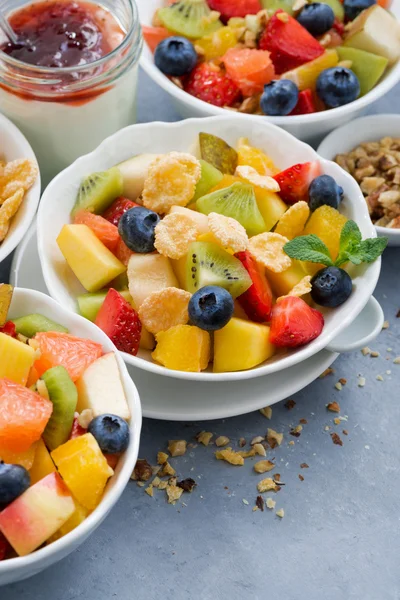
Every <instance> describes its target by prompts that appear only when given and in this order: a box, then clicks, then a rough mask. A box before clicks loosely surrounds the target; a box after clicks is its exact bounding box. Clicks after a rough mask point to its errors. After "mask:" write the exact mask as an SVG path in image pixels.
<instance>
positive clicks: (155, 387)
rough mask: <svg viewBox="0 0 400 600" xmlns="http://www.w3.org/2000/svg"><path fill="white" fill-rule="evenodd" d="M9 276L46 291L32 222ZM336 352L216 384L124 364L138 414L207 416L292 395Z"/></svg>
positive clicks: (228, 413) (225, 414)
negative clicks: (136, 392) (139, 405)
mask: <svg viewBox="0 0 400 600" xmlns="http://www.w3.org/2000/svg"><path fill="white" fill-rule="evenodd" d="M10 279H11V283H12V285H14V286H15V287H24V288H30V289H34V290H38V291H40V292H44V293H48V292H47V289H46V285H45V283H44V279H43V275H42V271H41V268H40V261H39V255H38V251H37V239H36V226H35V225H33V226H32V228H31V229H30V231H29V232H28V234H27V236H26V238H25V240H24V241H23V243H22V244H21V245H20V246H19V248H18V250H17V252H16V254H15V256H14V260H13V263H12V267H11V278H10ZM337 356H338V354H336V353H334V352H328V351H327V350H322V351H321V352H319V353H318V354H315V355H314V356H312V357H311V358H309V359H308V360H305V361H303V362H301V363H300V364H298V365H295V366H293V367H290V368H288V369H286V370H285V371H284V372H278V373H275V374H272V375H267V376H265V377H258V378H255V379H252V380H244V381H234V382H221V383H213V382H195V383H194V382H192V381H184V380H180V379H172V378H170V377H168V378H165V377H163V376H161V375H156V374H154V373H150V372H148V371H143V370H142V369H137V368H135V367H132V366H128V365H127V367H128V371H129V373H130V375H131V377H132V379H133V380H134V381H135V384H136V386H137V388H138V390H139V394H140V398H141V402H142V410H143V416H145V417H149V418H151V419H163V420H167V421H209V420H212V419H224V418H228V417H234V416H237V415H242V414H246V413H249V412H252V411H254V410H258V409H260V408H263V407H265V406H270V405H271V404H275V403H276V402H279V401H280V400H283V399H284V398H287V397H288V396H291V395H293V394H295V393H296V392H298V391H300V390H302V389H303V388H304V387H306V386H307V385H309V384H310V383H311V382H312V381H314V380H315V379H316V378H317V377H318V376H319V375H320V374H321V373H322V372H323V371H324V370H325V369H327V368H328V367H329V366H330V365H331V364H332V363H333V361H334V360H335V359H336V358H337Z"/></svg>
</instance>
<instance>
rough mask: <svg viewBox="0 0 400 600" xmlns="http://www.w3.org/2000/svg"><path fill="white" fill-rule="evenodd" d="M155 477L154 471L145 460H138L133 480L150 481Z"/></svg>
mask: <svg viewBox="0 0 400 600" xmlns="http://www.w3.org/2000/svg"><path fill="white" fill-rule="evenodd" d="M152 476H153V469H152V468H151V465H150V464H149V463H148V462H147V460H146V459H145V458H138V460H137V462H136V465H135V468H134V469H133V473H132V476H131V479H134V480H135V481H148V480H149V479H150V478H151V477H152Z"/></svg>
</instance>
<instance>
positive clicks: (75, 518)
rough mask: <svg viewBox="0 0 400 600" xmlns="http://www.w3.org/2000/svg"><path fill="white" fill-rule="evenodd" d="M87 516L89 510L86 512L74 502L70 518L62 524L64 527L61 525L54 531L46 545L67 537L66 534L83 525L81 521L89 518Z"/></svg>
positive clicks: (80, 505)
mask: <svg viewBox="0 0 400 600" xmlns="http://www.w3.org/2000/svg"><path fill="white" fill-rule="evenodd" d="M89 514H90V510H88V509H87V508H85V507H84V506H82V504H79V502H77V501H76V500H75V512H74V513H73V514H72V515H71V516H70V518H69V519H68V521H66V523H64V525H62V527H60V529H59V530H58V531H56V532H55V534H54V535H52V536H51V537H50V538H49V539H48V540H47V544H51V543H52V542H56V541H57V540H59V539H60V538H62V537H64V535H67V533H70V532H71V531H73V530H74V529H76V528H77V527H78V525H80V524H81V523H83V521H84V520H85V519H86V518H87V517H88V516H89Z"/></svg>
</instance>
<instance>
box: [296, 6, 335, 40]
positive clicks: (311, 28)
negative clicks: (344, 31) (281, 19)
mask: <svg viewBox="0 0 400 600" xmlns="http://www.w3.org/2000/svg"><path fill="white" fill-rule="evenodd" d="M297 20H298V22H299V23H300V25H303V27H304V28H305V29H307V31H308V32H309V33H311V35H323V34H324V33H326V32H327V31H328V30H329V29H331V27H333V23H334V21H335V13H334V12H333V10H332V9H331V7H330V6H328V5H327V4H322V3H321V2H313V4H306V5H305V7H304V8H303V10H302V11H301V13H300V14H299V15H298V16H297Z"/></svg>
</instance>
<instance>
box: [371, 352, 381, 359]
mask: <svg viewBox="0 0 400 600" xmlns="http://www.w3.org/2000/svg"><path fill="white" fill-rule="evenodd" d="M379 356H380V354H379V352H378V351H377V350H373V351H372V352H371V357H372V358H379Z"/></svg>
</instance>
